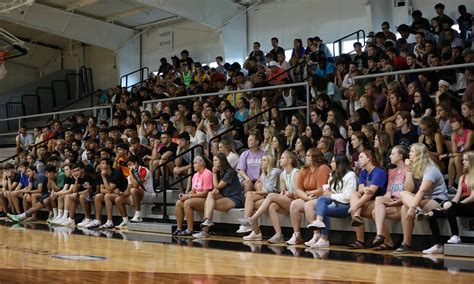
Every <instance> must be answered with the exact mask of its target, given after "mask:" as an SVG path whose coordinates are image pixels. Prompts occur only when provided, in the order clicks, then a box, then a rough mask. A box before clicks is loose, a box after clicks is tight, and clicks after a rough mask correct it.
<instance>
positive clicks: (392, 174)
mask: <svg viewBox="0 0 474 284" xmlns="http://www.w3.org/2000/svg"><path fill="white" fill-rule="evenodd" d="M407 170H408V168H407V167H402V168H395V169H390V170H389V171H388V184H387V191H388V192H390V194H391V197H392V198H393V199H395V200H398V199H400V192H402V191H403V185H404V184H405V176H406V174H407Z"/></svg>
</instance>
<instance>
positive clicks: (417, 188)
mask: <svg viewBox="0 0 474 284" xmlns="http://www.w3.org/2000/svg"><path fill="white" fill-rule="evenodd" d="M407 163H408V164H409V170H408V172H407V175H406V178H405V184H404V186H405V190H404V191H403V192H401V193H400V199H401V200H402V202H403V206H402V210H401V220H402V227H403V242H402V244H401V246H400V247H399V248H398V249H396V250H395V253H409V252H412V248H411V241H412V234H413V227H414V225H415V224H414V223H415V214H416V211H417V207H419V208H421V210H422V211H420V213H422V212H429V211H431V210H433V209H436V208H440V207H441V203H442V202H443V201H446V200H447V199H448V197H447V189H446V185H445V184H444V179H443V175H442V174H441V172H440V171H439V169H438V168H437V167H436V165H435V163H434V162H433V160H431V158H430V155H429V152H428V148H426V146H425V145H423V144H420V143H416V144H413V145H412V146H411V148H410V153H409V160H408V161H407ZM438 251H439V250H438ZM441 251H442V248H441ZM432 253H434V252H432Z"/></svg>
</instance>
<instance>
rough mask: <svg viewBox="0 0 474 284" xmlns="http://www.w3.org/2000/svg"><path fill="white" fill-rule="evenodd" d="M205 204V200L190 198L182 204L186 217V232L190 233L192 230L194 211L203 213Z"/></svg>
mask: <svg viewBox="0 0 474 284" xmlns="http://www.w3.org/2000/svg"><path fill="white" fill-rule="evenodd" d="M205 203H206V199H205V198H191V199H188V200H186V201H185V202H184V215H185V216H186V222H187V224H188V230H190V231H191V232H192V231H193V229H194V210H196V211H199V212H203V211H204V204H205Z"/></svg>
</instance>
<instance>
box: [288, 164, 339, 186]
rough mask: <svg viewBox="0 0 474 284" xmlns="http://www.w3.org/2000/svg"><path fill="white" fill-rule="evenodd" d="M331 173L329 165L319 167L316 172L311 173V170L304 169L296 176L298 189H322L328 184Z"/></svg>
mask: <svg viewBox="0 0 474 284" xmlns="http://www.w3.org/2000/svg"><path fill="white" fill-rule="evenodd" d="M330 173H331V169H330V168H329V167H328V166H327V165H321V166H319V167H318V168H317V169H316V170H315V171H314V172H311V168H303V169H301V170H300V171H299V172H298V174H297V175H296V178H295V185H296V188H298V189H302V190H304V191H308V190H316V189H318V188H322V187H323V185H324V184H327V183H328V180H329V175H330Z"/></svg>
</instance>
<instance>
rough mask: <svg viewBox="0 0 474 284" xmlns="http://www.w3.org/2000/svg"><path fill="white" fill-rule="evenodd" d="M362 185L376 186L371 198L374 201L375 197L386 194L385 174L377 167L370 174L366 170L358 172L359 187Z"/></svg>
mask: <svg viewBox="0 0 474 284" xmlns="http://www.w3.org/2000/svg"><path fill="white" fill-rule="evenodd" d="M361 184H363V185H364V186H366V187H369V186H371V185H376V186H377V187H378V188H377V191H376V192H375V193H374V195H373V196H372V199H375V197H377V196H382V195H384V194H385V192H386V187H387V173H386V172H385V171H384V170H383V169H382V168H379V167H375V168H374V169H373V170H372V171H371V172H370V173H369V172H367V170H366V169H363V170H362V171H361V172H360V176H359V185H361Z"/></svg>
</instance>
